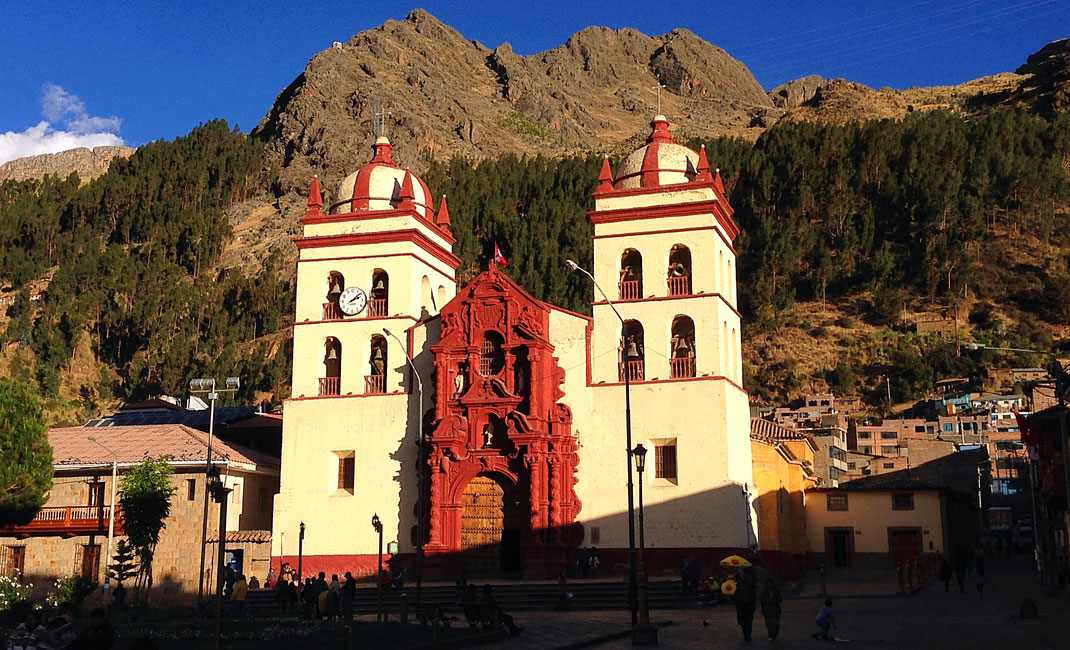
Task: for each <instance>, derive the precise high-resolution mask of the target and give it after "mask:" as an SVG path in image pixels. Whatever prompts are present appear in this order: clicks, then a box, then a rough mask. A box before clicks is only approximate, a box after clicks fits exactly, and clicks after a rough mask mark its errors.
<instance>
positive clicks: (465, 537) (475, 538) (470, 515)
mask: <svg viewBox="0 0 1070 650" xmlns="http://www.w3.org/2000/svg"><path fill="white" fill-rule="evenodd" d="M462 506H463V509H462V511H461V553H462V554H463V556H464V564H465V567H466V569H467V571H468V572H469V573H470V574H471V575H477V576H478V575H484V576H486V575H495V576H496V575H500V574H502V573H514V572H519V571H520V570H521V568H522V567H523V553H522V549H521V541H522V539H523V532H522V526H521V524H522V522H523V510H524V509H523V508H521V507H520V503H519V499H517V498H516V490H515V489H514V488H513V486H512V485H511V484H509V483H505V482H504V481H502V482H499V481H498V480H496V479H495V477H493V476H488V475H485V474H481V475H479V476H477V477H475V478H474V479H472V481H471V482H470V483H469V484H468V486H467V487H466V488H465V489H464V495H463V497H462Z"/></svg>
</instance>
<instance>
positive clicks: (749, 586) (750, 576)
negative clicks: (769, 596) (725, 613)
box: [734, 567, 758, 641]
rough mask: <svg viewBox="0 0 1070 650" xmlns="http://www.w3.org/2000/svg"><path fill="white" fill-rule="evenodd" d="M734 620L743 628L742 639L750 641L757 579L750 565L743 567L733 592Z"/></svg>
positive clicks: (756, 595) (756, 597)
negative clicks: (734, 592)
mask: <svg viewBox="0 0 1070 650" xmlns="http://www.w3.org/2000/svg"><path fill="white" fill-rule="evenodd" d="M734 599H735V604H736V622H737V623H739V627H740V629H741V630H743V640H744V641H750V637H751V626H752V625H753V624H754V608H755V606H756V604H757V600H758V593H757V579H756V578H755V577H754V572H753V571H752V570H751V568H750V567H747V568H745V569H743V575H742V577H741V578H740V581H739V584H738V585H737V586H736V594H735V597H734Z"/></svg>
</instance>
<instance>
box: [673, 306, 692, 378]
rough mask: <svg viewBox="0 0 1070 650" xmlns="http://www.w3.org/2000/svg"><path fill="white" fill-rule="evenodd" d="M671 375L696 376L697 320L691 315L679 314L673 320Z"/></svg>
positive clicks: (676, 376) (674, 376)
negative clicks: (692, 318)
mask: <svg viewBox="0 0 1070 650" xmlns="http://www.w3.org/2000/svg"><path fill="white" fill-rule="evenodd" d="M669 350H670V352H671V353H672V356H671V357H670V358H669V376H670V377H673V378H679V377H694V376H695V321H693V320H691V317H690V316H677V317H676V318H674V319H673V321H672V338H671V339H670V341H669Z"/></svg>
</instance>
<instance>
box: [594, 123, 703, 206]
mask: <svg viewBox="0 0 1070 650" xmlns="http://www.w3.org/2000/svg"><path fill="white" fill-rule="evenodd" d="M650 126H651V127H652V129H653V130H652V132H651V134H650V137H649V138H647V144H646V145H645V146H643V147H640V148H639V149H637V150H635V151H633V152H632V153H631V154H630V155H629V156H628V157H627V158H625V159H624V162H622V163H621V164H620V167H618V168H617V175H616V179H615V180H614V181H613V189H617V190H624V189H635V188H639V187H659V186H662V185H675V184H677V183H690V182H691V181H693V180H695V178H696V177H697V176H698V166H699V155H698V153H697V152H695V151H693V150H691V149H688V148H687V147H685V146H683V145H682V144H676V142H675V141H674V140H673V137H672V134H671V133H669V121H668V120H667V119H665V116H664V115H657V116H655V117H654V120H653V121H652V122H651V123H650Z"/></svg>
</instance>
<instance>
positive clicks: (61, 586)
mask: <svg viewBox="0 0 1070 650" xmlns="http://www.w3.org/2000/svg"><path fill="white" fill-rule="evenodd" d="M91 593H93V583H92V582H90V581H89V580H86V579H85V578H76V577H74V576H67V577H64V578H60V579H59V580H56V590H55V591H54V592H52V593H50V594H48V595H47V596H45V602H46V603H48V605H49V606H50V607H60V606H64V607H69V608H71V610H73V611H78V608H79V607H81V605H82V601H83V600H85V597H86V596H88V595H89V594H91Z"/></svg>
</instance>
